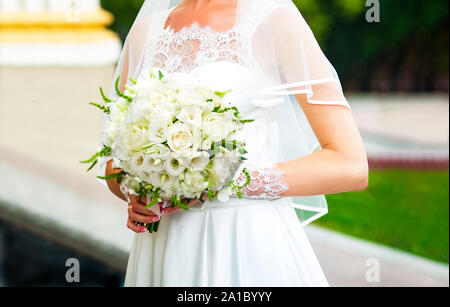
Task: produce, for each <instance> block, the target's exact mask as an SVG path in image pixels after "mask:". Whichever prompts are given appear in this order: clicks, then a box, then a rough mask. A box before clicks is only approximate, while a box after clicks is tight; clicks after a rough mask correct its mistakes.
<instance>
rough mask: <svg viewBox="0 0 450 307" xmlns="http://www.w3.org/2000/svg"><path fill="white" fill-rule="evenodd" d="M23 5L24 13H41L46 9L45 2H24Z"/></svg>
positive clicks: (41, 0) (39, 0)
mask: <svg viewBox="0 0 450 307" xmlns="http://www.w3.org/2000/svg"><path fill="white" fill-rule="evenodd" d="M23 5H24V9H25V11H26V12H33V13H34V12H42V11H45V10H46V9H47V0H24V2H23Z"/></svg>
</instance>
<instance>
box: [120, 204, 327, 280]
mask: <svg viewBox="0 0 450 307" xmlns="http://www.w3.org/2000/svg"><path fill="white" fill-rule="evenodd" d="M125 286H127V287H134V286H137V287H166V286H167V287H265V286H274V287H278V286H287V287H291V286H292V287H312V286H321V287H325V286H328V283H327V281H326V278H325V276H324V274H323V271H322V268H321V266H320V264H319V262H318V261H317V258H316V256H315V254H314V251H313V249H312V247H311V245H310V243H309V241H308V238H307V237H306V234H305V232H304V230H303V227H302V226H301V224H300V222H299V220H298V219H297V215H296V213H295V210H294V209H293V208H292V206H291V205H290V203H289V201H288V200H287V199H279V200H275V201H268V200H248V199H243V200H240V199H231V200H230V201H229V202H227V203H220V202H218V201H213V202H208V203H207V204H206V206H205V208H204V209H203V210H202V209H197V208H195V209H191V210H189V211H183V210H181V211H178V212H176V213H172V214H169V215H165V216H163V218H162V220H161V224H160V227H159V230H158V232H157V233H153V234H150V233H142V234H136V235H135V237H134V241H133V245H132V249H131V253H130V257H129V260H128V267H127V273H126V278H125Z"/></svg>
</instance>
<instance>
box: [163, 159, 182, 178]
mask: <svg viewBox="0 0 450 307" xmlns="http://www.w3.org/2000/svg"><path fill="white" fill-rule="evenodd" d="M185 164H186V161H185V160H184V159H183V158H182V157H179V156H176V155H171V157H169V158H168V159H167V160H166V161H165V162H164V170H165V171H166V172H167V174H169V175H170V176H179V175H181V173H183V172H184V170H185V169H186V165H185Z"/></svg>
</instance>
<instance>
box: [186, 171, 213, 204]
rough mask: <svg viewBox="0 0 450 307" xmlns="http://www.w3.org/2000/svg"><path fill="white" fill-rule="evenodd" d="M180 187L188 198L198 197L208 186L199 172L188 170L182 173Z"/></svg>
mask: <svg viewBox="0 0 450 307" xmlns="http://www.w3.org/2000/svg"><path fill="white" fill-rule="evenodd" d="M181 187H182V189H183V194H184V196H186V197H188V198H194V197H199V196H200V194H201V193H202V192H203V191H204V190H206V189H207V188H208V181H206V180H205V178H204V177H203V175H202V174H201V173H200V172H196V171H193V170H189V171H187V172H186V173H185V175H184V180H183V182H182V183H181Z"/></svg>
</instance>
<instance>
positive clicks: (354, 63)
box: [102, 0, 449, 92]
mask: <svg viewBox="0 0 450 307" xmlns="http://www.w3.org/2000/svg"><path fill="white" fill-rule="evenodd" d="M379 1H380V8H381V22H380V23H368V22H367V21H366V19H365V15H366V10H367V8H366V5H365V3H366V0H333V1H329V0H294V3H295V4H296V5H297V6H298V7H299V9H300V11H301V12H302V14H303V15H304V16H305V19H306V20H307V22H308V23H309V25H310V26H311V28H312V30H313V31H314V33H315V35H316V37H317V39H318V40H319V42H320V44H321V46H322V48H323V49H324V51H325V53H326V54H327V56H328V57H329V59H330V61H331V62H332V63H333V64H334V65H335V67H336V69H337V71H338V72H339V74H340V76H341V78H342V81H343V84H344V87H345V88H346V89H347V90H354V91H370V90H376V91H436V90H437V91H445V92H448V66H449V63H448V62H449V55H448V47H449V40H448V6H449V3H448V0H433V1H416V0H404V1H395V0H379ZM143 2H144V0H102V5H103V7H104V8H105V9H107V10H109V11H111V12H113V13H114V14H115V16H116V21H115V23H114V24H113V25H112V27H113V29H114V30H115V31H117V32H118V33H119V34H120V35H121V37H122V38H123V39H124V38H125V37H126V33H127V32H128V30H129V28H130V27H131V24H132V22H133V20H134V18H135V17H136V15H137V13H138V11H139V8H140V6H141V5H142V3H143Z"/></svg>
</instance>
